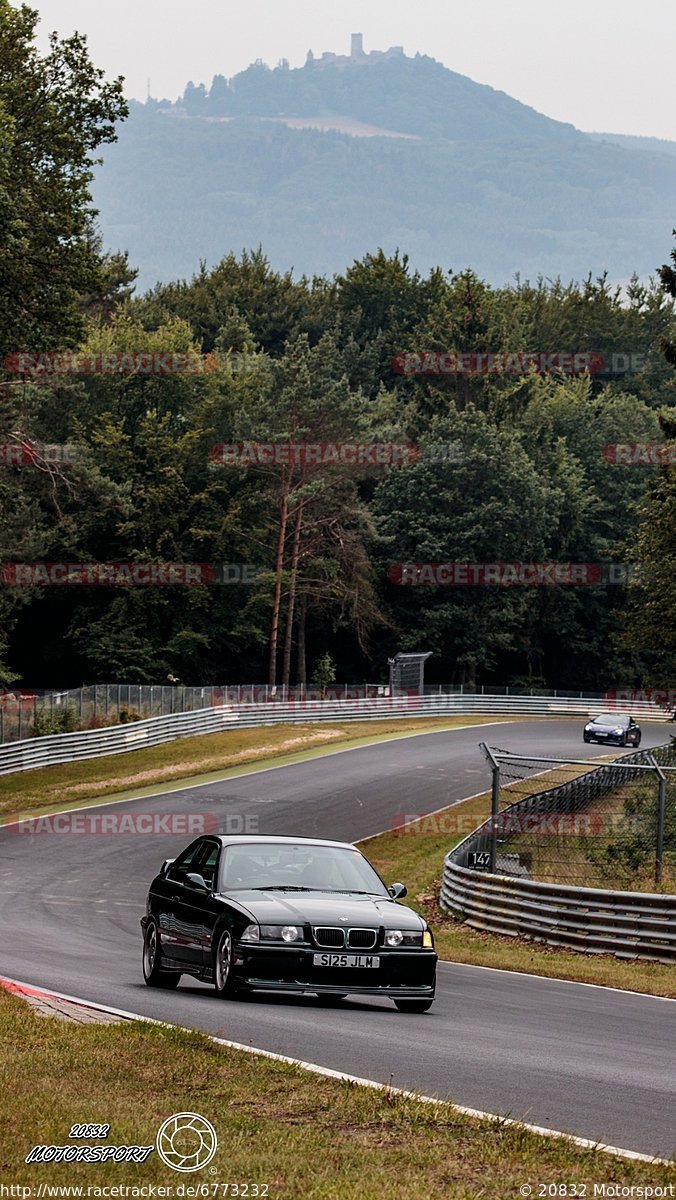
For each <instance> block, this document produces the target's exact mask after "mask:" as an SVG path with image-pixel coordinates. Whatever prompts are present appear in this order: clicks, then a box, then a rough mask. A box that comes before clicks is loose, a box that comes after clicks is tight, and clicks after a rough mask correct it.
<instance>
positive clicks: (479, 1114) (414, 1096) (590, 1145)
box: [0, 976, 673, 1166]
mask: <svg viewBox="0 0 676 1200" xmlns="http://www.w3.org/2000/svg"><path fill="white" fill-rule="evenodd" d="M0 978H2V980H3V982H4V983H9V984H12V985H13V986H14V987H16V988H25V989H26V992H27V994H28V995H35V994H42V995H44V996H48V997H49V996H51V997H55V998H56V999H57V1000H68V1001H70V1003H71V1004H81V1005H82V1006H83V1007H84V1008H93V1009H94V1010H95V1011H96V1012H105V1013H111V1014H112V1015H113V1016H116V1017H125V1018H126V1019H127V1020H130V1021H143V1022H145V1023H146V1024H147V1025H160V1026H162V1027H163V1028H164V1029H180V1030H181V1031H182V1032H183V1033H193V1032H194V1030H192V1029H188V1028H186V1026H184V1025H173V1024H172V1023H171V1022H170V1021H158V1020H157V1019H156V1018H155V1017H144V1016H142V1014H140V1013H133V1012H128V1011H127V1010H126V1009H123V1008H111V1007H110V1005H108V1004H97V1003H96V1002H95V1001H93V1000H83V999H82V998H81V997H79V996H69V995H66V994H65V993H64V992H54V991H52V990H51V988H42V987H41V988H36V987H35V985H34V984H31V983H23V982H22V981H21V980H19V979H9V978H8V977H7V976H2V977H0ZM201 1032H204V1031H203V1030H202V1031H201ZM205 1036H206V1037H208V1038H209V1041H211V1042H215V1043H216V1045H218V1046H227V1047H228V1048H229V1049H231V1050H243V1051H245V1053H247V1054H254V1055H259V1056H260V1057H261V1058H271V1059H274V1061H275V1062H283V1063H289V1064H290V1066H294V1067H302V1069H303V1070H304V1071H311V1072H312V1073H313V1074H314V1075H322V1076H324V1077H325V1078H327V1079H339V1080H344V1081H345V1082H346V1083H354V1084H357V1085H358V1086H359V1087H367V1088H374V1089H375V1090H376V1091H379V1092H385V1093H389V1094H390V1095H395V1096H404V1097H405V1098H406V1099H408V1100H416V1101H418V1102H420V1103H423V1104H438V1105H448V1107H449V1108H452V1109H454V1110H455V1111H456V1112H459V1113H462V1114H463V1115H464V1116H466V1117H475V1118H476V1119H477V1120H480V1121H494V1122H496V1123H497V1124H498V1125H510V1126H514V1127H516V1128H517V1129H527V1130H528V1131H529V1133H537V1134H540V1136H542V1137H551V1138H563V1139H564V1140H566V1141H569V1142H572V1143H573V1145H575V1146H581V1147H582V1148H583V1149H585V1150H601V1151H603V1152H604V1153H605V1154H616V1155H618V1156H619V1157H620V1158H631V1159H636V1160H637V1161H639V1162H647V1163H659V1164H664V1165H665V1166H673V1162H672V1161H670V1160H669V1159H666V1158H656V1157H654V1156H653V1155H651V1154H642V1153H641V1152H640V1151H639V1150H625V1149H623V1148H622V1147H621V1146H606V1145H605V1144H604V1143H603V1142H595V1141H592V1140H591V1139H590V1138H583V1137H578V1136H577V1135H576V1134H573V1133H564V1132H563V1131H562V1130H561V1129H546V1128H545V1127H544V1126H542V1125H531V1124H529V1123H528V1122H527V1121H516V1120H514V1118H513V1117H501V1116H500V1115H499V1113H489V1112H483V1111H482V1110H481V1109H478V1108H466V1107H465V1106H464V1105H462V1104H454V1103H453V1101H452V1100H441V1099H440V1098H439V1097H438V1096H423V1095H421V1094H420V1093H419V1092H412V1091H408V1090H406V1089H405V1088H397V1087H391V1086H390V1085H389V1084H387V1083H379V1082H378V1080H377V1079H362V1078H361V1077H360V1076H358V1075H348V1074H347V1073H346V1072H345V1071H335V1070H333V1068H332V1067H322V1066H321V1065H320V1064H319V1063H313V1062H305V1060H304V1059H302V1058H290V1057H289V1056H288V1055H286V1054H275V1053H274V1051H272V1050H261V1049H259V1048H258V1047H257V1046H250V1045H245V1044H244V1043H243V1042H231V1041H229V1040H228V1039H227V1038H219V1037H216V1036H215V1034H211V1033H206V1034H205Z"/></svg>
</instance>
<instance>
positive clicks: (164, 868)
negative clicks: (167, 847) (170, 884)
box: [160, 858, 174, 879]
mask: <svg viewBox="0 0 676 1200" xmlns="http://www.w3.org/2000/svg"><path fill="white" fill-rule="evenodd" d="M173 861H174V860H173V858H165V860H164V862H163V863H162V866H161V867H160V875H161V876H162V878H163V879H164V877H165V875H166V874H167V871H168V870H169V868H170V866H171V864H172V863H173Z"/></svg>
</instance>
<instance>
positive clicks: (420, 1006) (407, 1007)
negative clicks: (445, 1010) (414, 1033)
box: [394, 996, 434, 1013]
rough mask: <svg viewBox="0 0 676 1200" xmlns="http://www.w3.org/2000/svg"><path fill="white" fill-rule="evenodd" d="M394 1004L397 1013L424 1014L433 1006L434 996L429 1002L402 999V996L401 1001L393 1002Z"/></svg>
mask: <svg viewBox="0 0 676 1200" xmlns="http://www.w3.org/2000/svg"><path fill="white" fill-rule="evenodd" d="M394 1003H395V1004H396V1006H397V1008H398V1009H399V1012H408V1013H424V1012H428V1011H429V1009H430V1008H431V1007H432V1005H433V1004H434V996H433V997H432V999H431V1000H414V999H408V998H404V997H403V996H402V998H401V1000H395V1002H394Z"/></svg>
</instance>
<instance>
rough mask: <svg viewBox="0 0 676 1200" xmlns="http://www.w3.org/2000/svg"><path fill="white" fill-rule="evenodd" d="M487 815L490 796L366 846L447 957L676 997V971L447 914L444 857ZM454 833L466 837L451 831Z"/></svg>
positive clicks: (368, 841) (456, 806)
mask: <svg viewBox="0 0 676 1200" xmlns="http://www.w3.org/2000/svg"><path fill="white" fill-rule="evenodd" d="M539 784H540V786H541V781H539ZM537 785H538V781H533V787H534V788H535V787H537ZM488 816H490V796H489V795H488V794H486V795H484V796H479V797H478V798H476V799H474V800H465V801H463V802H462V803H461V804H454V805H453V806H452V807H451V808H447V809H444V810H443V812H440V813H437V814H435V815H434V816H429V817H422V818H420V820H418V821H412V822H410V823H409V824H408V825H406V826H404V829H403V830H402V831H399V832H397V831H395V830H388V831H387V832H386V833H382V834H379V835H378V836H377V837H374V838H367V839H366V841H364V842H362V843H361V847H362V849H363V851H364V853H365V854H366V855H368V857H369V859H370V860H371V862H372V863H373V864H374V866H375V867H376V868H377V869H378V871H379V872H380V874H381V875H382V876H383V878H384V879H387V880H388V881H390V880H391V881H395V880H401V881H402V882H404V883H405V884H406V886H407V888H408V893H409V894H408V897H407V900H406V903H407V904H410V905H411V906H412V907H413V908H415V909H417V910H418V912H420V913H422V915H423V916H424V917H425V918H426V920H428V921H429V923H430V925H431V926H432V928H433V930H434V937H435V942H436V948H437V953H438V954H439V956H440V958H445V959H450V960H451V961H453V962H463V963H472V964H473V965H475V966H483V967H495V968H499V969H500V970H505V971H524V972H526V974H529V975H548V976H549V977H550V978H552V979H570V980H575V981H577V982H579V983H596V984H600V985H601V986H603V987H615V988H623V989H626V990H628V991H635V992H646V993H648V994H650V995H653V996H676V964H674V965H670V964H662V963H650V962H643V961H638V960H636V961H627V960H623V959H618V958H614V957H613V956H612V955H610V954H599V955H594V956H593V957H592V956H587V955H585V954H579V953H576V952H575V951H573V950H566V949H564V948H559V947H558V946H545V945H543V944H542V943H539V942H532V941H529V940H528V939H526V938H521V937H506V936H505V937H503V936H501V935H500V934H494V933H479V932H478V931H476V930H473V929H470V927H469V926H468V925H465V924H464V922H462V921H458V920H456V919H455V918H453V917H451V916H449V915H448V914H447V913H444V912H442V910H441V909H440V908H439V904H438V896H439V887H440V882H441V871H442V865H443V860H444V855H445V854H447V853H448V851H449V850H450V849H452V847H453V846H455V845H456V844H457V843H458V842H459V841H462V839H463V838H464V837H466V836H467V833H469V832H470V830H471V829H473V828H475V826H477V825H479V824H480V823H481V822H482V821H484V820H485V819H486V818H487V817H488ZM452 830H460V832H458V833H454V832H449V831H452Z"/></svg>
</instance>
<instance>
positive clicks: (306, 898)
mask: <svg viewBox="0 0 676 1200" xmlns="http://www.w3.org/2000/svg"><path fill="white" fill-rule="evenodd" d="M223 898H224V899H226V898H227V899H230V900H234V901H235V903H237V904H239V905H241V906H242V907H243V908H245V909H247V911H248V912H250V913H251V914H252V916H253V917H255V919H256V920H257V921H259V922H260V923H261V924H263V925H303V924H305V923H308V922H309V923H310V924H311V925H338V926H341V925H344V926H345V928H347V927H348V926H362V927H364V926H365V927H368V928H372V927H374V926H379V925H384V926H385V928H386V929H410V930H414V931H415V932H416V933H417V932H419V931H420V930H421V929H424V928H425V924H424V921H423V920H422V918H421V917H419V916H418V914H417V913H414V912H413V910H412V909H410V908H407V907H406V906H405V905H403V904H397V903H395V901H394V900H390V899H389V898H388V897H386V896H383V897H382V898H381V897H380V896H360V895H359V894H356V893H354V892H331V893H328V892H319V891H317V892H314V891H313V892H281V891H280V892H278V891H275V890H274V889H273V890H271V891H269V892H268V891H262V892H261V891H244V890H239V889H236V890H235V891H233V892H230V893H229V894H228V895H227V897H226V896H225V895H223Z"/></svg>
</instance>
